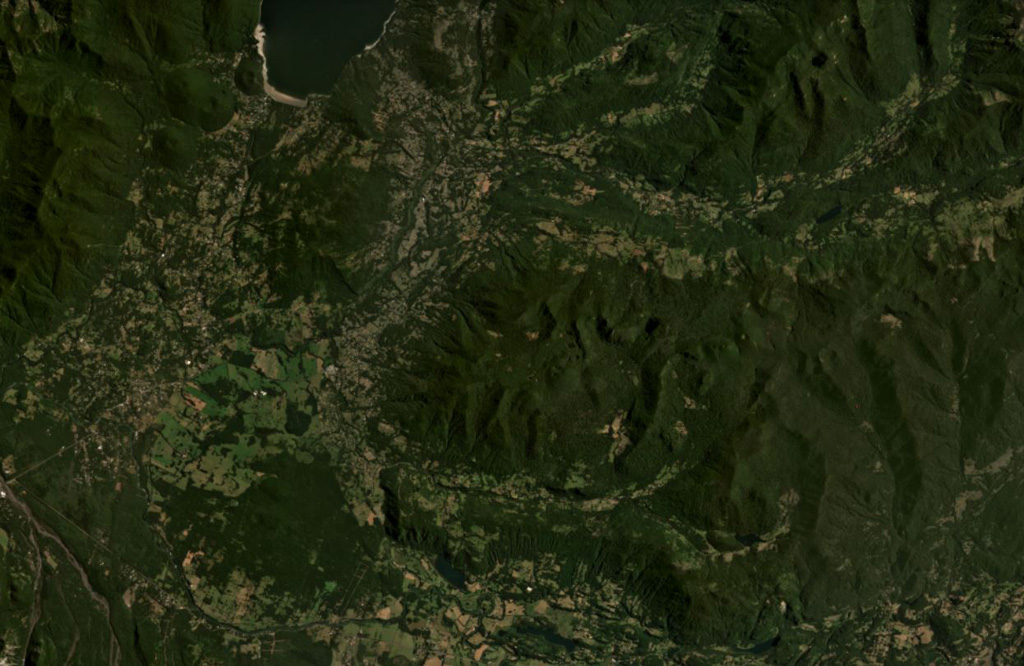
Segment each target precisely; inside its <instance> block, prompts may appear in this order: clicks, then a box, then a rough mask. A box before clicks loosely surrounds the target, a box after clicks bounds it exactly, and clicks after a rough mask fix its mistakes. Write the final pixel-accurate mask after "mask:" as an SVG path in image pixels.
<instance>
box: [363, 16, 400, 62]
mask: <svg viewBox="0 0 1024 666" xmlns="http://www.w3.org/2000/svg"><path fill="white" fill-rule="evenodd" d="M397 13H398V8H397V7H396V8H395V10H394V11H392V12H391V15H390V16H388V20H387V21H384V29H383V30H381V31H380V37H378V38H377V39H375V40H373V44H367V45H366V46H364V47H363V53H365V52H367V51H369V50H370V49H372V48H373V47H374V46H377V44H380V40H382V39H384V35H386V34H387V33H388V23H391V19H393V18H395V14H397Z"/></svg>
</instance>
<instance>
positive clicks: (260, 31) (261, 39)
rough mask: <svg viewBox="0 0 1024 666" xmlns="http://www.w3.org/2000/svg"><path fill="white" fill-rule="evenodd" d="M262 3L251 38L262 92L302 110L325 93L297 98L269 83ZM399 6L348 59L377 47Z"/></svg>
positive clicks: (395, 0) (276, 100)
mask: <svg viewBox="0 0 1024 666" xmlns="http://www.w3.org/2000/svg"><path fill="white" fill-rule="evenodd" d="M263 2H264V0H260V22H259V23H257V24H256V28H255V30H254V31H253V38H254V39H255V40H256V47H257V52H258V53H259V56H260V59H261V60H262V65H263V90H264V92H265V93H266V94H267V96H268V97H270V98H271V99H272V100H274V101H275V102H280V103H282V104H287V105H289V106H294V107H297V108H304V107H306V106H308V105H309V103H310V102H311V101H312V98H313V97H314V96H324V95H325V94H326V93H315V92H311V93H310V94H308V95H306V96H305V97H297V96H295V95H290V94H288V93H286V92H284V91H283V90H280V89H278V88H276V87H275V86H274V85H273V84H272V83H270V74H269V63H268V61H267V54H266V43H267V29H266V27H265V26H264V25H263ZM400 4H401V0H394V9H393V10H392V11H391V13H390V14H388V17H387V19H385V21H384V24H383V26H382V27H381V30H380V34H379V35H378V36H377V38H376V39H375V40H373V41H372V42H370V43H368V44H364V46H363V48H362V50H361V51H358V52H356V53H355V54H353V55H351V56H349V58H358V57H359V56H361V55H363V54H365V53H368V52H369V51H372V50H373V49H374V48H376V47H377V45H379V44H380V43H381V41H382V40H383V39H384V37H385V36H386V35H387V33H388V26H389V25H390V23H391V20H392V19H393V18H394V17H395V14H397V13H398V6H399V5H400Z"/></svg>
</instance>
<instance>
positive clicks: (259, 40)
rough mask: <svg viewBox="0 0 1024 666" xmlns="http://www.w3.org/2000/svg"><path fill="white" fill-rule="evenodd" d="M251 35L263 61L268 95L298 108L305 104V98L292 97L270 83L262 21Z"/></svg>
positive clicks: (264, 79)
mask: <svg viewBox="0 0 1024 666" xmlns="http://www.w3.org/2000/svg"><path fill="white" fill-rule="evenodd" d="M253 37H255V38H256V46H257V50H258V51H259V54H260V60H262V61H263V90H264V91H265V92H266V93H267V94H268V95H270V98H271V99H272V100H274V101H275V102H281V103H282V104H288V105H290V106H297V107H299V108H302V107H304V106H306V104H307V102H306V100H304V99H300V98H298V97H292V96H291V95H289V94H287V93H283V92H281V91H280V90H278V89H277V88H275V87H274V86H272V85H270V80H269V79H268V78H267V56H266V54H264V53H263V43H264V41H265V40H266V31H264V29H263V24H262V23H260V24H258V25H257V26H256V30H255V32H253Z"/></svg>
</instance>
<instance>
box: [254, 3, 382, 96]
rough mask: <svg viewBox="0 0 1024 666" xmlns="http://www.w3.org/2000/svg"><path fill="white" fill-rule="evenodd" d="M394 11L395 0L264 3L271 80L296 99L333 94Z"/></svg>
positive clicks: (262, 17) (274, 84) (267, 57)
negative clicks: (350, 64) (341, 76)
mask: <svg viewBox="0 0 1024 666" xmlns="http://www.w3.org/2000/svg"><path fill="white" fill-rule="evenodd" d="M394 9H395V0H263V9H262V11H261V13H260V23H262V24H263V28H264V31H265V35H266V37H265V43H264V46H263V53H264V56H265V57H266V61H267V80H268V81H269V82H270V85H272V86H274V87H275V88H277V89H278V90H279V91H281V92H283V93H287V94H289V95H292V96H295V97H306V96H307V95H309V94H310V93H328V92H330V91H331V88H332V87H333V85H334V82H335V81H337V79H338V75H339V74H340V73H341V70H342V68H343V67H344V66H345V63H346V62H348V61H349V60H350V59H352V57H353V56H356V55H358V54H359V53H361V52H362V51H363V49H364V48H366V46H367V45H368V44H372V43H373V42H374V41H376V40H377V38H378V37H380V35H381V33H382V32H383V31H384V24H385V22H386V21H387V20H388V17H389V16H391V12H393V11H394Z"/></svg>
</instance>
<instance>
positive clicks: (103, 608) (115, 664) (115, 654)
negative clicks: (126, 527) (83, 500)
mask: <svg viewBox="0 0 1024 666" xmlns="http://www.w3.org/2000/svg"><path fill="white" fill-rule="evenodd" d="M0 491H2V492H3V493H4V495H5V497H4V499H5V501H7V502H10V503H11V506H13V507H14V508H16V509H17V510H18V511H20V512H21V513H22V515H24V516H25V519H26V520H27V521H28V522H29V525H30V526H31V527H32V530H33V533H32V543H33V545H34V546H35V548H36V554H37V557H38V559H37V561H36V563H35V569H36V600H35V607H34V609H33V612H32V623H31V626H30V631H29V635H28V636H29V638H31V635H32V633H31V632H32V631H33V630H34V629H35V624H36V622H38V620H39V615H40V614H41V612H42V608H41V604H42V599H41V595H42V581H43V569H42V556H41V554H40V551H39V543H38V541H37V540H36V537H35V535H36V534H37V533H38V534H39V535H41V536H44V537H46V538H48V539H50V540H51V541H53V542H54V543H55V544H57V546H58V547H59V548H60V549H61V551H63V552H64V556H65V557H66V558H67V560H68V562H70V563H71V566H73V567H74V568H75V570H76V571H77V572H78V576H79V578H80V579H81V581H82V585H83V587H85V590H86V591H87V592H88V593H89V596H91V597H92V600H93V602H94V603H95V604H96V606H97V608H99V610H100V612H101V613H102V614H103V615H104V617H106V620H107V628H108V629H109V630H110V648H109V655H110V659H109V664H110V666H120V663H121V644H120V643H119V642H118V640H117V634H116V633H115V632H114V623H113V620H112V618H111V614H110V603H109V602H108V601H107V599H106V597H104V596H103V595H102V594H100V593H99V592H97V591H96V590H95V589H94V588H93V586H92V583H91V582H90V581H89V575H88V574H87V573H86V572H85V568H84V567H82V564H81V563H80V562H79V561H78V558H76V557H75V555H74V554H73V553H72V552H71V549H69V548H68V547H67V545H66V544H65V543H64V540H63V539H61V537H60V535H59V534H57V533H56V532H54V531H53V530H52V529H50V527H49V526H48V525H46V524H45V523H43V522H42V521H40V520H39V519H37V518H36V516H35V513H33V511H32V507H30V506H29V505H28V504H26V503H25V501H24V500H22V499H21V498H20V497H18V495H17V494H15V493H14V491H13V490H11V487H10V485H8V483H7V479H6V478H5V477H4V476H3V474H0ZM25 649H26V650H28V646H27V643H26V648H25Z"/></svg>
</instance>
